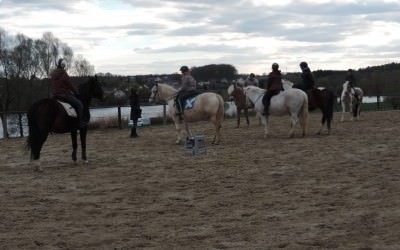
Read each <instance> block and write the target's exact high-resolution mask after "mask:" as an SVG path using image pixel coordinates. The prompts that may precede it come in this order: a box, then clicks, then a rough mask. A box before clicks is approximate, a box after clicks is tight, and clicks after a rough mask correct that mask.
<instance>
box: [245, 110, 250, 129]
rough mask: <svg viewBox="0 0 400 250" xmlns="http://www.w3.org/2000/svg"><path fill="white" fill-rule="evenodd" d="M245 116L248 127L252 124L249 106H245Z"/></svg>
mask: <svg viewBox="0 0 400 250" xmlns="http://www.w3.org/2000/svg"><path fill="white" fill-rule="evenodd" d="M244 116H245V117H246V123H247V127H248V126H250V121H249V109H248V108H244Z"/></svg>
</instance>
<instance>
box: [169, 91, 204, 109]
mask: <svg viewBox="0 0 400 250" xmlns="http://www.w3.org/2000/svg"><path fill="white" fill-rule="evenodd" d="M199 94H200V93H198V92H197V91H193V92H189V93H185V94H184V95H183V96H181V97H177V98H179V99H180V102H181V105H182V109H183V110H185V109H191V108H193V105H194V102H195V100H196V97H197V95H199ZM175 103H177V101H176V102H175ZM183 110H182V111H183Z"/></svg>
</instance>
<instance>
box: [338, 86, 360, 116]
mask: <svg viewBox="0 0 400 250" xmlns="http://www.w3.org/2000/svg"><path fill="white" fill-rule="evenodd" d="M355 94H357V95H358V99H357V98H356V97H355V96H354V95H355ZM363 96H364V92H363V90H362V89H361V88H359V87H355V88H354V90H353V89H352V88H351V87H350V85H349V82H348V81H346V82H345V83H343V89H342V94H341V96H340V99H341V102H342V118H341V119H340V121H342V122H343V121H344V114H345V113H346V112H350V116H351V118H350V120H351V121H352V120H353V118H356V119H357V120H358V119H359V118H360V109H361V103H362V99H363Z"/></svg>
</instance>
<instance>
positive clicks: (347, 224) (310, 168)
mask: <svg viewBox="0 0 400 250" xmlns="http://www.w3.org/2000/svg"><path fill="white" fill-rule="evenodd" d="M339 117H340V115H339V114H338V113H335V117H334V120H335V122H334V124H333V131H332V134H331V135H329V136H327V135H325V134H324V135H315V134H314V132H315V131H317V129H318V127H319V119H320V114H319V113H313V114H311V116H310V129H309V134H308V135H307V136H306V137H305V138H302V137H300V130H299V128H297V130H296V136H295V138H290V139H289V138H287V133H288V129H289V122H288V118H287V117H272V118H271V130H270V132H271V137H270V138H267V139H264V138H263V130H262V127H260V126H259V125H258V124H257V122H256V121H255V117H252V118H251V125H250V127H248V128H247V127H242V128H239V129H235V128H234V127H235V125H236V120H235V119H228V120H226V121H225V122H224V125H223V130H222V142H221V144H220V145H216V146H215V145H211V144H210V142H211V140H212V135H213V130H212V126H211V124H210V123H207V122H199V123H195V124H192V126H191V127H192V129H193V130H194V131H195V132H197V133H200V134H205V135H206V143H207V149H208V153H207V155H201V156H197V157H191V156H185V155H184V154H183V146H182V145H180V146H178V145H175V144H174V141H175V131H174V127H173V125H167V126H151V127H145V128H142V129H140V130H139V134H140V138H138V139H131V138H129V137H128V134H129V131H128V130H117V129H108V130H95V131H90V133H89V136H88V157H89V160H90V163H89V164H88V165H83V164H78V165H75V164H73V163H72V162H71V160H70V154H71V146H70V137H69V135H67V134H64V135H52V136H50V137H49V139H48V140H47V142H46V144H45V146H44V148H43V151H42V166H43V167H44V170H45V171H44V173H37V172H33V170H32V168H31V167H30V165H29V154H28V152H26V151H24V148H23V146H24V143H25V139H9V140H0V249H295V250H298V249H343V250H345V249H346V250H349V249H357V250H370V249H374V250H375V249H393V250H398V249H400V156H399V153H400V140H399V135H400V112H398V111H389V112H368V113H363V114H362V118H361V120H360V121H357V122H350V121H347V122H343V123H340V122H338V119H339ZM242 122H243V121H242Z"/></svg>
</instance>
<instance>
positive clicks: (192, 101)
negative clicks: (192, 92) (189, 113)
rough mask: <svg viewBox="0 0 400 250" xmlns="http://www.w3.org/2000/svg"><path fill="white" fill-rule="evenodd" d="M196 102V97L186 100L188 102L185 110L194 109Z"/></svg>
mask: <svg viewBox="0 0 400 250" xmlns="http://www.w3.org/2000/svg"><path fill="white" fill-rule="evenodd" d="M195 100H196V97H195V96H194V97H190V98H188V99H186V100H185V105H184V108H185V109H191V108H193V105H194V101H195Z"/></svg>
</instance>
